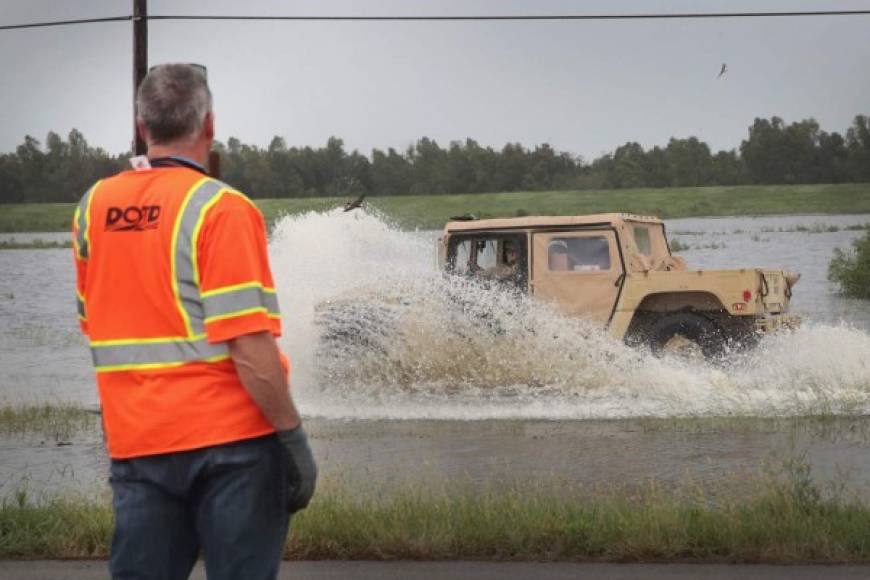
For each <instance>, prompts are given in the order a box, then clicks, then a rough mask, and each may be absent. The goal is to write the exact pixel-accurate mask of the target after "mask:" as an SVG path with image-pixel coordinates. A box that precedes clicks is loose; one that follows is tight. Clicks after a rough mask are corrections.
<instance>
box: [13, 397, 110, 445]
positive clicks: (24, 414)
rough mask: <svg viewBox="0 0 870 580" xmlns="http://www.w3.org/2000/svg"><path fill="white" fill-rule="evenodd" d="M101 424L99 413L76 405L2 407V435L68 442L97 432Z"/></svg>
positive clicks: (48, 404)
mask: <svg viewBox="0 0 870 580" xmlns="http://www.w3.org/2000/svg"><path fill="white" fill-rule="evenodd" d="M99 423H100V418H99V416H98V415H97V414H96V413H95V412H93V411H89V410H87V409H83V408H81V407H78V406H75V405H68V404H50V403H41V404H30V405H0V434H4V435H24V434H29V433H36V434H41V435H44V436H45V437H48V438H50V439H53V440H55V441H65V440H68V439H69V438H70V437H71V436H72V435H74V434H76V433H78V432H81V431H86V430H92V429H94V428H95V427H97V426H98V425H99Z"/></svg>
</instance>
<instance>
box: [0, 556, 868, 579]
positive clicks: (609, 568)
mask: <svg viewBox="0 0 870 580" xmlns="http://www.w3.org/2000/svg"><path fill="white" fill-rule="evenodd" d="M108 577H109V576H108V567H107V564H106V562H105V561H33V562H23V561H0V578H2V579H3V580H92V579H96V578H108ZM191 578H192V579H193V580H204V579H205V573H204V570H203V568H202V566H201V565H199V566H197V567H196V569H195V570H194V573H193V575H192V576H191ZM279 578H280V579H281V580H285V579H286V580H290V579H293V580H339V579H340V580H345V579H352V580H393V579H395V580H440V579H442V578H446V579H449V580H460V579H461V580H465V579H468V580H504V579H506V578H533V579H535V580H568V579H571V580H574V579H577V578H582V579H595V580H599V579H600V580H696V579H700V578H703V579H704V580H731V579H735V580H811V579H812V580H815V579H824V580H858V579H859V578H860V579H862V580H864V579H866V578H870V566H751V565H728V564H597V563H596V564H590V563H535V562H509V563H505V562H343V561H342V562H337V561H325V562H285V563H284V564H283V565H282V567H281V573H280V574H279Z"/></svg>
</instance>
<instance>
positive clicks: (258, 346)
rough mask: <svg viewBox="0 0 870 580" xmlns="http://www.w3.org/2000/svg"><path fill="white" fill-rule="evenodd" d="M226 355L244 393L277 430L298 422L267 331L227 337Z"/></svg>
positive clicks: (297, 414) (282, 371)
mask: <svg viewBox="0 0 870 580" xmlns="http://www.w3.org/2000/svg"><path fill="white" fill-rule="evenodd" d="M229 348H230V356H231V357H232V359H233V362H234V363H235V365H236V372H238V373H239V378H240V379H241V380H242V384H243V385H244V386H245V389H247V391H248V394H250V395H251V398H252V399H254V402H255V403H256V404H257V406H258V407H259V408H260V410H261V411H262V412H263V414H264V415H265V416H266V418H267V419H268V420H269V421H270V422H271V423H272V426H274V427H275V429H277V430H278V431H284V430H288V429H295V428H296V427H298V426H299V424H300V423H301V420H300V418H299V412H298V411H297V410H296V406H295V405H294V404H293V400H292V399H291V398H290V389H289V385H288V383H287V376H286V375H285V374H284V368H283V367H282V366H281V359H280V355H279V353H278V345H277V343H276V342H275V337H274V336H272V334H271V333H270V332H267V331H265V332H258V333H256V334H246V335H244V336H240V337H238V338H234V339H233V340H230V341H229Z"/></svg>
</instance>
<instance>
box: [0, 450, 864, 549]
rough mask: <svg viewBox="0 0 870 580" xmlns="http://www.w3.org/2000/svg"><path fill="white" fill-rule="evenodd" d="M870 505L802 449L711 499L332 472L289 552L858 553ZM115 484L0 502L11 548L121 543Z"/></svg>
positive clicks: (302, 517)
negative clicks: (753, 480) (353, 477)
mask: <svg viewBox="0 0 870 580" xmlns="http://www.w3.org/2000/svg"><path fill="white" fill-rule="evenodd" d="M868 525H870V508H868V506H867V505H866V504H864V503H861V502H860V501H858V500H854V499H852V500H850V499H848V498H847V497H846V496H845V495H844V494H843V493H837V494H834V495H831V494H823V493H822V492H821V491H820V490H819V489H818V488H817V487H816V485H815V483H814V482H813V480H812V478H811V476H810V474H809V469H808V468H807V467H806V464H805V463H801V462H800V461H798V462H795V463H794V464H792V465H790V466H789V465H787V466H786V476H785V477H773V476H771V477H767V478H766V479H764V480H763V481H760V482H759V486H758V490H757V492H756V493H754V494H753V495H751V497H747V498H745V499H742V500H717V501H715V502H711V501H705V500H703V499H701V498H694V499H693V498H691V497H689V498H687V497H686V496H685V495H679V494H674V493H672V492H671V493H667V492H664V491H661V490H659V489H658V488H657V487H656V486H654V485H650V486H649V487H647V488H645V491H642V492H636V491H635V492H627V491H625V490H619V489H613V490H610V491H606V490H605V491H602V490H600V489H596V490H588V489H585V490H584V489H572V488H570V487H568V488H567V489H566V486H565V485H564V483H563V482H561V483H560V482H557V481H551V482H549V483H543V484H538V485H534V486H529V485H525V486H514V487H511V486H508V487H501V488H499V489H490V490H487V491H483V492H481V491H473V490H471V489H470V488H467V487H463V486H462V485H448V486H447V487H445V488H444V489H441V490H427V489H422V488H419V487H407V488H404V489H401V490H399V491H396V492H391V493H388V494H385V493H383V492H381V493H378V492H373V491H370V492H360V491H359V490H352V488H351V486H349V485H347V484H342V485H337V484H335V483H334V482H332V483H331V484H330V482H327V483H326V484H324V485H322V486H321V490H320V492H319V493H318V495H317V496H316V498H315V500H314V501H313V502H312V504H311V506H310V507H309V509H308V510H306V511H305V512H302V513H301V514H299V515H298V516H297V517H296V518H295V519H294V523H293V529H292V532H291V536H290V538H289V540H288V543H287V548H286V556H287V557H288V558H290V559H345V560H356V559H367V560H392V559H426V560H439V559H477V560H527V561H542V560H563V561H564V560H607V561H621V562H639V561H723V562H758V563H762V562H763V563H783V564H784V563H796V562H818V563H822V562H823V563H860V562H868V561H870V540H868V533H867V531H868ZM111 529H112V514H111V510H110V507H109V501H108V498H107V497H100V496H94V497H90V498H87V497H59V498H49V499H43V500H38V499H36V498H32V497H29V496H28V494H27V493H26V492H19V493H18V494H16V495H14V496H13V497H11V498H8V499H6V500H4V501H2V502H0V558H90V557H105V556H106V555H107V554H108V551H109V543H110V537H111Z"/></svg>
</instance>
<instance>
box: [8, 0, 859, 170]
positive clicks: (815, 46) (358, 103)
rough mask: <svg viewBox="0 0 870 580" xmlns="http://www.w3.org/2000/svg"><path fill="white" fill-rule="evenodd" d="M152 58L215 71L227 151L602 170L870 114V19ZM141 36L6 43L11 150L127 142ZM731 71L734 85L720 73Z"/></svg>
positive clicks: (374, 10)
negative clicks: (474, 149) (642, 154)
mask: <svg viewBox="0 0 870 580" xmlns="http://www.w3.org/2000/svg"><path fill="white" fill-rule="evenodd" d="M148 6H149V8H148V9H149V12H150V13H151V14H320V15H328V14H345V15H350V14H378V15H397V14H482V13H498V14H517V13H536V14H548V13H595V12H606V13H614V12H631V11H640V12H660V11H739V10H753V11H757V10H812V9H832V8H843V9H870V0H778V1H775V0H730V1H721V0H711V1H706V2H700V1H689V0H683V1H679V0H645V1H638V0H609V1H605V0H597V1H593V0H589V1H585V2H577V1H574V2H568V1H561V0H535V1H532V0H526V1H524V2H522V1H515V0H488V1H487V0H461V1H460V0H440V1H434V0H429V1H425V2H424V1H418V0H392V1H390V0H379V1H376V0H368V1H366V0H331V1H330V2H322V1H321V2H318V1H293V2H289V1H288V2H275V1H272V2H266V1H262V0H246V1H245V2H238V1H237V0H224V1H220V0H212V1H209V2H194V1H182V0H173V1H169V0H150V2H149V3H148ZM131 11H132V1H131V0H88V1H75V2H74V1H62V0H28V1H26V2H22V1H13V0H0V24H14V23H23V22H34V21H43V20H56V19H69V18H88V17H100V16H117V15H124V14H129V13H130V12H131ZM149 49H150V58H149V63H150V64H156V63H162V62H170V61H173V62H198V63H203V64H205V65H207V66H208V69H209V79H210V83H211V86H212V91H213V92H214V96H215V113H216V118H217V130H218V138H219V139H222V140H224V141H226V139H227V138H228V137H229V136H236V137H238V138H240V139H241V140H242V141H244V142H248V143H256V144H258V145H262V146H265V145H267V144H268V142H269V141H270V140H271V138H272V136H273V135H276V134H277V135H281V136H283V137H284V138H285V139H286V141H287V143H288V144H289V145H312V146H320V145H322V144H324V143H325V142H326V139H327V138H328V137H329V136H330V135H337V136H340V137H342V138H343V139H344V140H345V143H346V145H347V146H348V148H349V149H352V148H358V149H360V150H361V151H362V152H364V153H366V154H368V153H370V149H371V148H372V147H379V148H386V147H389V146H392V147H397V148H401V149H403V148H404V147H406V146H407V145H408V144H410V143H412V142H413V141H414V140H415V139H417V138H419V137H421V136H424V135H426V136H429V137H432V138H434V139H436V140H437V141H438V142H439V143H442V145H446V144H447V143H448V142H449V141H450V140H455V139H465V138H466V137H472V138H475V139H477V140H478V141H480V142H481V143H482V144H485V145H493V146H496V147H501V146H502V145H503V144H504V143H505V142H507V141H519V142H521V143H523V144H525V145H527V146H533V145H535V144H539V143H544V142H546V143H550V144H551V145H553V146H554V147H556V148H558V149H562V150H567V151H571V152H574V153H577V154H581V155H584V156H585V157H587V158H591V157H595V156H597V155H599V154H601V153H602V152H605V151H610V150H612V149H613V148H615V147H616V146H618V145H620V144H622V143H624V142H626V141H629V140H633V141H639V142H640V143H641V144H643V145H644V146H651V145H655V144H664V143H667V140H668V139H669V138H670V137H671V136H677V137H686V136H690V135H695V136H698V137H700V138H701V139H703V140H706V141H707V142H708V143H710V145H711V146H712V147H713V148H714V149H720V148H722V149H730V148H733V147H737V146H739V144H740V141H741V139H743V138H745V137H746V131H747V127H748V126H749V125H750V124H751V123H752V120H753V119H754V118H755V117H769V116H771V115H779V116H781V117H783V118H784V119H786V120H787V121H794V120H799V119H803V118H806V117H815V118H816V119H817V120H818V121H819V122H820V123H821V125H822V127H823V128H824V129H826V130H829V131H831V130H836V131H840V132H843V131H845V129H846V128H847V127H848V125H849V124H850V122H851V120H852V118H853V117H854V116H855V115H856V114H858V113H863V114H870V16H846V17H813V18H777V19H756V20H742V19H741V20H715V21H714V20H681V21H674V20H670V21H668V20H665V21H607V22H601V21H587V22H571V21H568V22H459V23H457V22H438V23H432V22H428V23H426V22H422V23H421V22H404V23H403V22H399V23H383V22H380V23H365V22H363V23H361V22H332V23H328V22H319V23H318V22H185V21H181V22H176V21H173V22H160V21H155V22H151V23H149ZM131 60H132V24H131V23H129V22H122V23H110V24H88V25H79V26H68V27H58V28H44V29H29V30H14V31H0V79H2V89H0V128H2V130H0V151H10V150H14V148H15V147H16V146H17V145H18V144H20V143H21V142H22V140H23V138H24V136H25V135H26V134H31V135H34V136H36V137H37V138H39V139H40V140H44V138H45V134H46V133H47V132H48V131H51V130H53V131H57V132H59V133H61V134H63V135H66V134H67V133H68V132H69V130H70V129H71V128H73V127H75V128H78V129H79V130H81V131H82V132H83V133H84V134H85V137H86V138H87V139H88V141H89V142H90V143H91V144H92V145H98V146H100V147H103V148H105V149H107V150H109V151H112V152H120V151H122V150H125V149H127V148H128V147H129V144H130V141H131V133H132V128H131V126H132V120H131V117H132V69H131ZM722 63H727V64H728V72H727V74H726V75H725V76H724V77H723V78H722V79H717V78H716V77H717V74H718V72H719V69H720V67H721V65H722Z"/></svg>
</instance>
